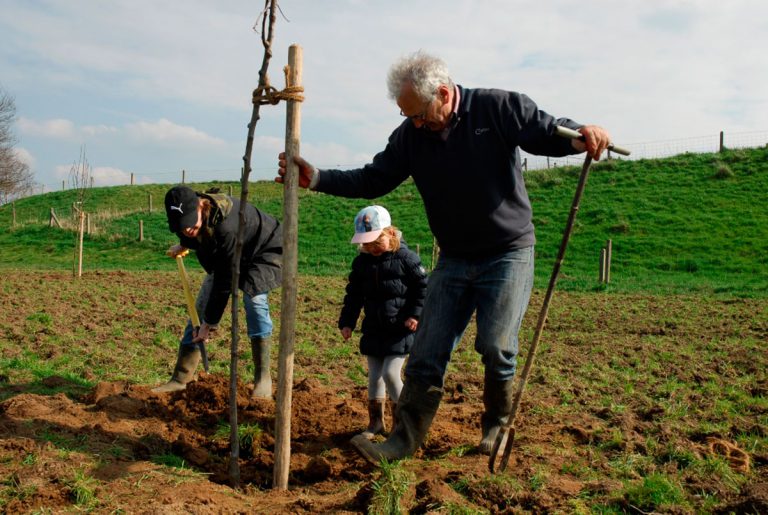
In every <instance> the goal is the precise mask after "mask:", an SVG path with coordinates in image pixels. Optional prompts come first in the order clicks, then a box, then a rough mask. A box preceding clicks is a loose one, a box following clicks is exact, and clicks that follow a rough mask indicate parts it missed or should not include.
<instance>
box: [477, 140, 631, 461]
mask: <svg viewBox="0 0 768 515" xmlns="http://www.w3.org/2000/svg"><path fill="white" fill-rule="evenodd" d="M555 133H556V134H557V135H558V136H562V137H564V138H570V139H582V140H583V136H582V135H581V133H579V132H577V131H575V130H573V129H569V128H567V127H560V126H558V127H556V128H555ZM608 149H609V150H611V151H613V152H616V153H617V154H622V155H625V156H628V155H629V150H626V149H623V148H621V147H617V146H615V145H613V144H612V143H611V144H610V145H608ZM591 164H592V156H590V155H587V157H586V158H585V159H584V165H583V166H582V168H581V175H580V176H579V184H578V185H577V186H576V194H575V195H574V197H573V203H572V204H571V212H570V214H569V215H568V222H567V223H566V225H565V231H564V232H563V240H562V242H561V243H560V250H559V252H558V253H557V259H556V260H555V266H554V269H553V270H552V275H551V276H550V279H549V287H548V288H547V294H546V295H545V296H544V303H543V304H542V306H541V311H540V312H539V319H538V322H537V324H536V332H535V333H534V335H533V342H532V343H531V348H530V350H529V351H528V357H527V358H526V360H525V366H524V367H523V372H522V374H521V375H520V382H519V385H518V387H517V391H516V392H515V397H514V399H513V401H512V410H511V411H510V413H509V417H508V418H507V423H506V424H504V425H503V426H502V427H501V429H500V430H499V434H498V435H497V436H496V441H495V442H494V443H493V449H492V450H491V457H490V459H489V460H488V468H489V469H490V471H491V473H494V472H497V471H498V472H504V470H505V469H506V468H507V464H508V463H509V456H510V454H511V452H512V446H513V444H514V441H515V417H516V416H517V410H518V408H519V407H520V399H521V398H522V396H523V390H524V389H525V384H526V382H527V381H528V375H529V374H530V373H531V366H532V365H533V358H534V356H535V355H536V348H537V347H538V346H539V340H540V339H541V333H542V331H543V329H544V323H545V322H546V320H547V313H548V312H549V303H550V301H551V300H552V294H553V293H554V291H555V283H557V276H558V274H559V273H560V266H561V265H562V263H563V258H564V257H565V249H566V248H567V247H568V240H569V239H570V237H571V231H572V230H573V222H574V221H575V220H576V213H577V212H578V210H579V203H580V202H581V195H582V193H584V187H585V186H586V185H587V176H588V175H589V167H590V165H591ZM502 447H503V449H504V452H503V454H502V455H501V456H500V457H499V451H500V450H501V449H502ZM497 462H498V463H497Z"/></svg>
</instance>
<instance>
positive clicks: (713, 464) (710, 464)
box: [693, 456, 746, 492]
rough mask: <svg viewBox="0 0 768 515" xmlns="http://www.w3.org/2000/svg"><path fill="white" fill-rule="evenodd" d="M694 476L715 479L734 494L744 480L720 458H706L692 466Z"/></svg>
mask: <svg viewBox="0 0 768 515" xmlns="http://www.w3.org/2000/svg"><path fill="white" fill-rule="evenodd" d="M693 469H694V473H695V475H698V476H700V477H712V476H714V477H716V478H718V481H719V482H720V483H722V484H723V485H725V486H727V487H728V488H730V489H731V490H733V491H734V492H737V491H739V488H741V485H742V484H744V482H745V481H746V478H745V477H744V476H743V475H742V474H739V473H738V472H735V471H734V470H733V469H732V468H731V466H730V465H729V464H728V462H727V461H726V460H725V459H723V458H720V457H715V456H708V457H706V458H704V459H703V460H698V461H697V462H696V463H695V464H693Z"/></svg>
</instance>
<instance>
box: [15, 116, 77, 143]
mask: <svg viewBox="0 0 768 515" xmlns="http://www.w3.org/2000/svg"><path fill="white" fill-rule="evenodd" d="M19 130H20V131H21V134H22V135H24V136H37V137H43V138H53V139H67V140H71V139H74V138H75V136H76V135H77V131H76V129H75V124H74V123H72V121H71V120H64V119H61V118H57V119H53V120H43V121H36V120H30V119H28V118H23V117H22V118H19Z"/></svg>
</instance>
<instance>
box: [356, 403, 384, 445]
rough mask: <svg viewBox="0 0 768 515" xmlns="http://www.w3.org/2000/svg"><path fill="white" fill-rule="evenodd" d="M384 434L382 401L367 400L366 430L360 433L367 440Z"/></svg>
mask: <svg viewBox="0 0 768 515" xmlns="http://www.w3.org/2000/svg"><path fill="white" fill-rule="evenodd" d="M383 432H384V399H369V400H368V429H366V430H365V431H363V432H362V433H360V436H364V437H365V438H367V439H369V440H373V437H374V436H376V435H377V434H379V433H383Z"/></svg>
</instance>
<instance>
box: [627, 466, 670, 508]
mask: <svg viewBox="0 0 768 515" xmlns="http://www.w3.org/2000/svg"><path fill="white" fill-rule="evenodd" d="M624 498H625V500H626V502H627V504H629V505H630V506H631V507H634V508H636V509H640V510H643V511H645V512H650V511H656V510H660V511H662V512H663V511H665V509H664V507H667V508H670V507H675V506H678V507H679V506H681V505H685V496H684V495H683V492H682V490H681V488H680V487H679V486H678V485H676V484H674V483H673V482H672V480H670V479H669V478H668V477H667V476H665V475H663V474H658V473H655V474H651V475H649V476H646V477H644V478H643V480H642V481H641V482H639V483H637V484H634V485H631V486H629V487H627V488H626V489H625V490H624Z"/></svg>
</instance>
